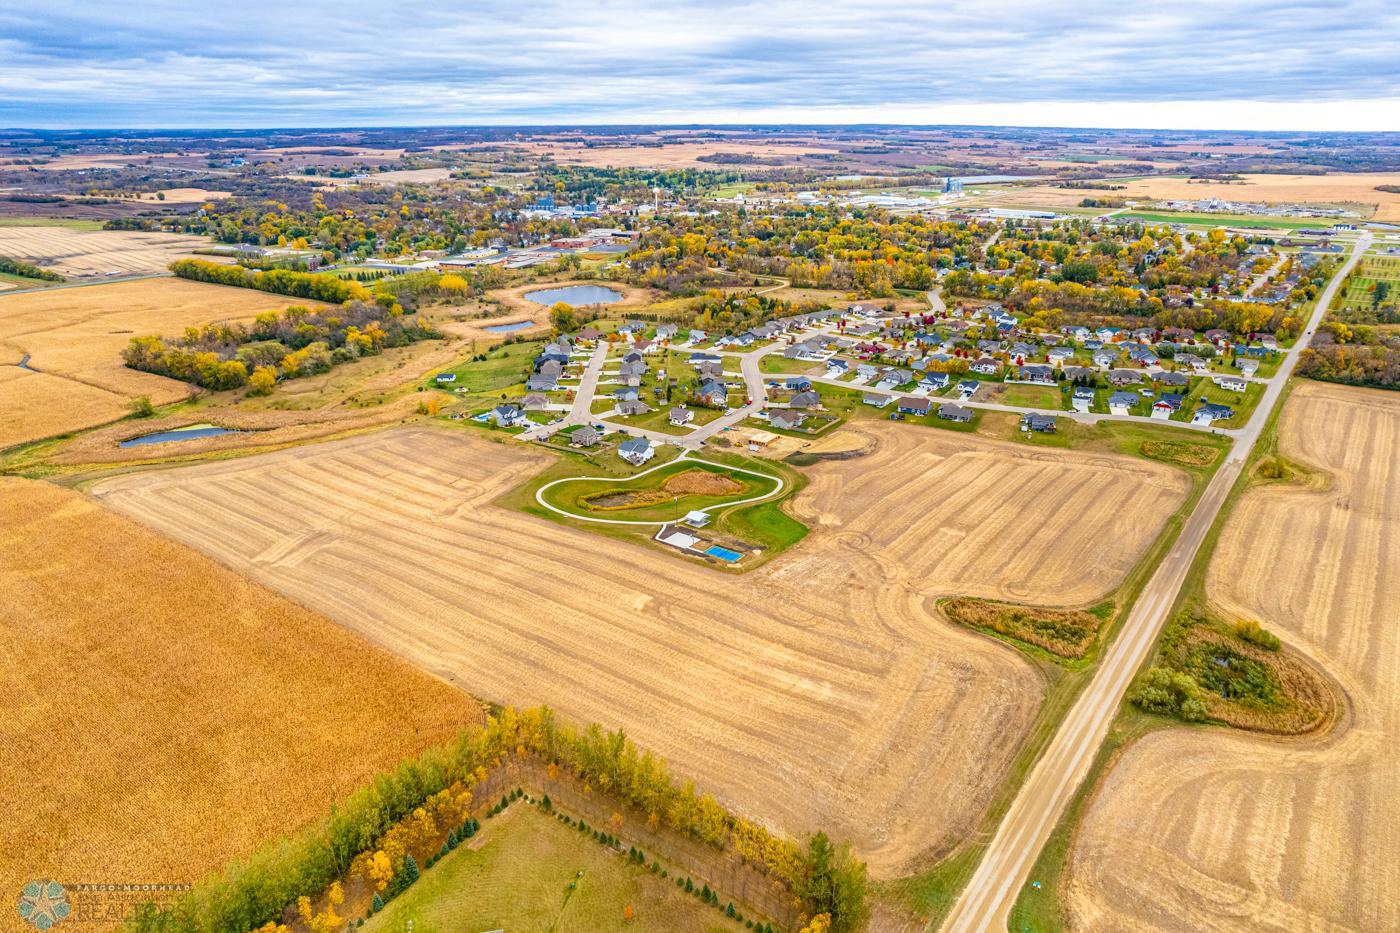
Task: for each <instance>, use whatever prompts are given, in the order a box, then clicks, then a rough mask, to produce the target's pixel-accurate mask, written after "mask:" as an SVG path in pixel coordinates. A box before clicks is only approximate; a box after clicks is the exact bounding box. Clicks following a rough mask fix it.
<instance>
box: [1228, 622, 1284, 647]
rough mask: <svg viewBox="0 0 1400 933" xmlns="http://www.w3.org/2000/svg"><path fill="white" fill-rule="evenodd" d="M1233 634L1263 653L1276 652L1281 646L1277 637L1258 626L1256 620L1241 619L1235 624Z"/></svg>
mask: <svg viewBox="0 0 1400 933" xmlns="http://www.w3.org/2000/svg"><path fill="white" fill-rule="evenodd" d="M1235 634H1236V635H1237V636H1239V638H1240V639H1241V640H1242V641H1247V642H1249V643H1250V644H1251V645H1255V646H1257V647H1259V648H1263V649H1264V650H1265V651H1277V650H1279V648H1280V647H1281V646H1282V644H1283V643H1282V642H1281V641H1280V640H1279V637H1278V636H1277V635H1275V634H1274V633H1273V632H1271V631H1269V630H1268V629H1266V628H1264V627H1263V626H1262V625H1260V624H1259V620H1258V619H1241V620H1240V621H1238V622H1236V623H1235Z"/></svg>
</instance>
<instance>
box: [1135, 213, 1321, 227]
mask: <svg viewBox="0 0 1400 933" xmlns="http://www.w3.org/2000/svg"><path fill="white" fill-rule="evenodd" d="M1118 217H1120V218H1122V219H1124V220H1141V221H1143V222H1145V223H1150V224H1191V225H1193V226H1206V227H1246V228H1249V229H1261V230H1268V229H1279V230H1299V229H1301V228H1303V227H1326V226H1330V225H1331V223H1332V222H1331V221H1330V220H1327V219H1325V218H1317V219H1315V220H1291V219H1289V218H1286V217H1253V216H1247V215H1239V214H1192V213H1188V212H1186V211H1182V212H1180V213H1177V212H1175V211H1160V212H1157V211H1128V212H1126V213H1123V214H1119V215H1118Z"/></svg>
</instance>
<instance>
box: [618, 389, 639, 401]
mask: <svg viewBox="0 0 1400 933" xmlns="http://www.w3.org/2000/svg"><path fill="white" fill-rule="evenodd" d="M639 397H640V393H639V392H638V391H637V388H636V386H628V387H626V388H623V389H618V390H617V391H616V392H614V393H613V398H615V399H617V400H618V401H619V402H635V401H636V400H637V399H638V398H639Z"/></svg>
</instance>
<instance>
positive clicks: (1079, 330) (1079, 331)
mask: <svg viewBox="0 0 1400 933" xmlns="http://www.w3.org/2000/svg"><path fill="white" fill-rule="evenodd" d="M1092 333H1093V331H1091V330H1089V328H1087V327H1082V326H1080V325H1078V324H1076V325H1074V326H1073V327H1066V328H1065V336H1067V337H1069V339H1071V340H1073V341H1075V342H1076V343H1083V342H1084V341H1086V340H1088V339H1089V336H1090V335H1091V334H1092Z"/></svg>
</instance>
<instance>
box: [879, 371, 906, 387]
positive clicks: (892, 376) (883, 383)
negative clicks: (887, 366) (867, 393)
mask: <svg viewBox="0 0 1400 933" xmlns="http://www.w3.org/2000/svg"><path fill="white" fill-rule="evenodd" d="M913 379H914V374H913V373H911V372H910V371H909V370H907V369H891V370H890V371H889V372H887V373H885V374H884V375H883V376H881V377H880V381H879V382H877V383H876V384H875V388H877V389H894V388H897V387H899V386H902V385H904V384H905V383H906V382H912V381H913Z"/></svg>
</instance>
